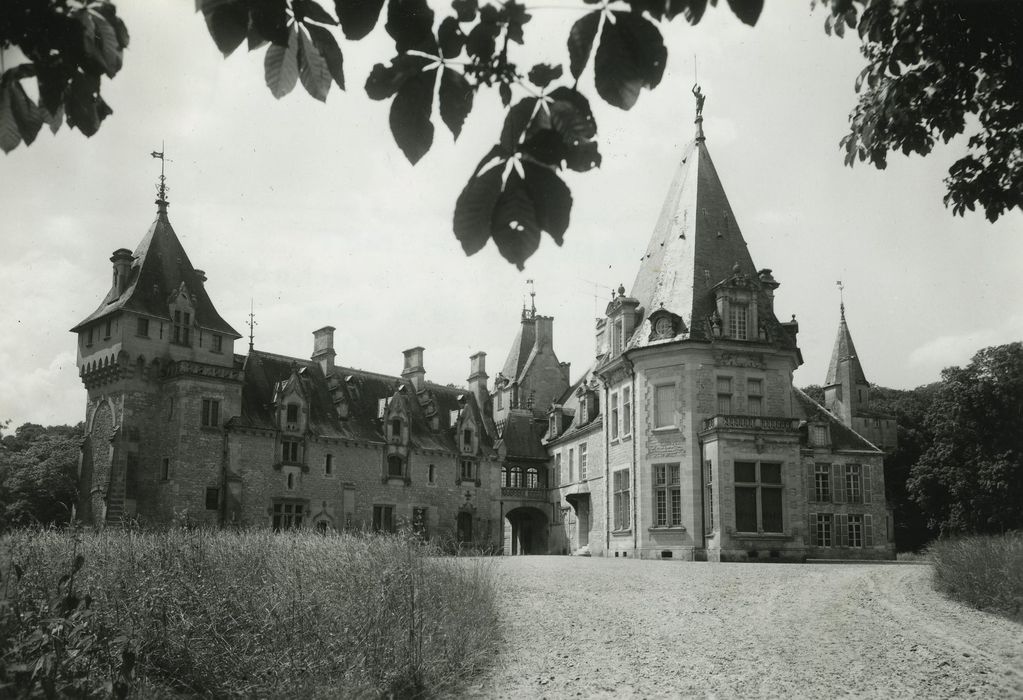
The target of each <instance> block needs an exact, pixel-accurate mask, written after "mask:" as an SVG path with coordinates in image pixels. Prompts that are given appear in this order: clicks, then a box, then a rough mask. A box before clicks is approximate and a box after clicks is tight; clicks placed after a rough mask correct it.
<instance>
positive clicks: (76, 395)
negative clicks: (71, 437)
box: [0, 351, 85, 429]
mask: <svg viewBox="0 0 1023 700" xmlns="http://www.w3.org/2000/svg"><path fill="white" fill-rule="evenodd" d="M74 405H79V406H81V409H82V411H81V415H80V416H79V417H78V418H77V420H84V419H85V392H84V391H83V390H82V385H81V382H80V381H79V379H78V372H77V366H76V364H75V353H74V352H69V351H65V352H61V353H58V354H57V355H56V356H55V357H53V359H52V360H50V362H49V364H48V365H46V366H45V367H36V368H35V369H33V370H31V371H29V372H25V373H16V374H11V375H8V376H7V377H6V379H5V381H4V383H3V385H2V386H0V421H3V420H8V419H13V421H12V423H13V424H12V425H11V428H12V429H13V428H16V427H17V426H18V425H21V424H22V423H25V422H29V423H41V424H42V425H53V424H59V423H65V422H67V421H68V406H74ZM71 422H75V421H74V419H72V421H71Z"/></svg>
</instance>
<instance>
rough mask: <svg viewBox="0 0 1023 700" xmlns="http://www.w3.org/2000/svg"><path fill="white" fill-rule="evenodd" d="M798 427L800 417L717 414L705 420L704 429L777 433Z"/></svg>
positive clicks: (787, 431) (791, 430)
mask: <svg viewBox="0 0 1023 700" xmlns="http://www.w3.org/2000/svg"><path fill="white" fill-rule="evenodd" d="M798 428H799V419H798V418H779V417H774V416H723V415H717V416H713V417H711V418H708V419H706V420H705V421H703V429H704V430H713V429H719V430H764V431H769V432H775V433H789V432H793V431H795V430H797V429H798Z"/></svg>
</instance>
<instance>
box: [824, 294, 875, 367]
mask: <svg viewBox="0 0 1023 700" xmlns="http://www.w3.org/2000/svg"><path fill="white" fill-rule="evenodd" d="M840 308H841V321H839V324H838V335H837V336H835V348H834V350H832V351H831V363H830V364H829V365H828V376H827V378H826V379H825V380H824V386H832V385H834V384H841V383H842V379H841V377H840V376H839V374H840V373H841V372H842V371H843V369H845V370H847V371H848V372H849V376H850V377H851V378H852V383H853V384H868V382H867V378H866V376H865V375H864V374H863V366H862V365H861V364H860V358H859V355H857V354H856V346H855V345H853V339H852V335H851V334H850V333H849V326H848V325H847V324H846V322H845V304H844V303H843V304H842V305H841V307H840Z"/></svg>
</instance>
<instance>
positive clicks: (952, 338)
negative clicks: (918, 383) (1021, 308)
mask: <svg viewBox="0 0 1023 700" xmlns="http://www.w3.org/2000/svg"><path fill="white" fill-rule="evenodd" d="M1021 339H1023V314H1016V315H1015V316H1009V317H1008V318H1006V319H1005V323H1004V324H1002V325H1001V326H999V327H997V328H986V329H977V330H973V331H969V332H966V333H959V334H954V335H952V334H950V335H942V336H938V337H937V338H934V339H933V340H929V341H927V342H926V343H924V344H923V345H921V346H919V347H918V348H916V349H915V350H913V351H912V352H911V353H910V354H909V363H910V365H911V366H913V367H921V368H926V369H928V370H931V371H933V373H934V374H937V373H938V372H940V371H941V370H942V369H944V368H945V367H952V366H963V365H965V364H968V363H969V361H970V358H972V357H973V355H974V354H975V353H976V352H977V351H978V350H980V349H982V348H986V347H990V346H992V345H1004V344H1006V343H1012V342H1017V341H1019V340H1021Z"/></svg>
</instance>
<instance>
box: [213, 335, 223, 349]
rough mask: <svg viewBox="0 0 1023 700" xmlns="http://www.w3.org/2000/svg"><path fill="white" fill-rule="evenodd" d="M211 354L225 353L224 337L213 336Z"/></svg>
mask: <svg viewBox="0 0 1023 700" xmlns="http://www.w3.org/2000/svg"><path fill="white" fill-rule="evenodd" d="M210 351H211V352H223V351H224V337H223V336H221V335H218V334H216V333H214V334H213V340H212V342H211V344H210Z"/></svg>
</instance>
